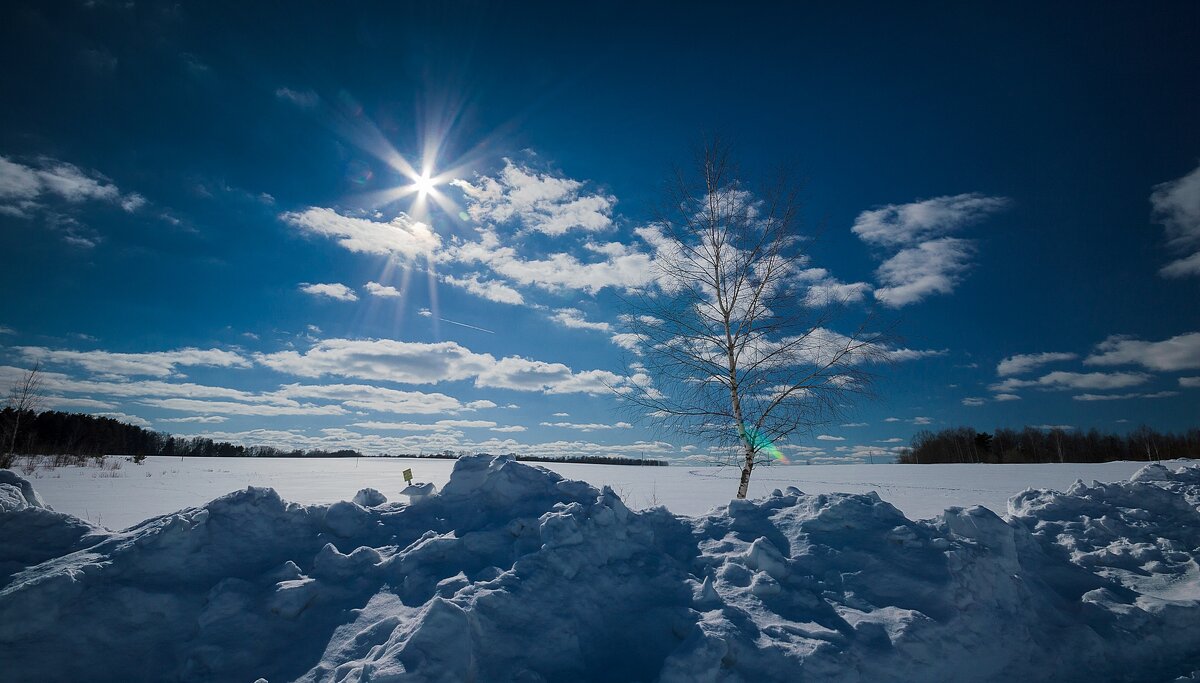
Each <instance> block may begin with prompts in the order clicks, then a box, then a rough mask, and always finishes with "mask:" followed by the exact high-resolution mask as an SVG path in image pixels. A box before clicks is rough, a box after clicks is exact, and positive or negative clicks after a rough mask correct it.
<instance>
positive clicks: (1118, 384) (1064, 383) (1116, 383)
mask: <svg viewBox="0 0 1200 683" xmlns="http://www.w3.org/2000/svg"><path fill="white" fill-rule="evenodd" d="M1148 381H1150V375H1147V374H1145V373H1142V372H1065V371H1058V372H1051V373H1049V374H1046V375H1043V376H1041V377H1039V378H1037V379H1028V380H1026V379H1016V378H1009V379H1006V380H1004V381H1002V382H997V383H996V384H993V385H991V387H990V389H991V390H992V391H996V392H1001V393H1009V392H1012V391H1013V390H1016V389H1025V388H1034V389H1050V390H1058V391H1065V390H1069V389H1076V390H1082V391H1089V390H1090V391H1106V390H1111V389H1125V388H1127V387H1134V386H1138V385H1140V384H1145V383H1146V382H1148Z"/></svg>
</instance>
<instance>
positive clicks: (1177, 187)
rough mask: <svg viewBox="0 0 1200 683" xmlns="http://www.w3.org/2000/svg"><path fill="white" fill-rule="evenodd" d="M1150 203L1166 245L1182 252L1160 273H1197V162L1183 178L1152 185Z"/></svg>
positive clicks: (1199, 197) (1199, 255)
mask: <svg viewBox="0 0 1200 683" xmlns="http://www.w3.org/2000/svg"><path fill="white" fill-rule="evenodd" d="M1150 206H1151V207H1152V208H1153V210H1154V218H1155V220H1157V221H1158V222H1160V223H1161V224H1162V225H1163V228H1164V229H1165V231H1166V237H1167V246H1168V247H1170V248H1171V249H1172V250H1174V251H1175V252H1176V253H1180V254H1184V256H1181V257H1180V258H1178V259H1176V260H1174V261H1172V262H1171V263H1168V264H1167V265H1165V266H1163V268H1162V269H1161V270H1160V271H1159V273H1160V274H1161V275H1163V276H1165V277H1187V276H1193V275H1200V166H1197V167H1196V169H1195V170H1193V171H1192V172H1191V173H1188V174H1187V175H1185V176H1183V177H1182V178H1176V179H1175V180H1171V181H1168V182H1165V183H1162V184H1160V185H1155V186H1154V192H1153V193H1151V195H1150Z"/></svg>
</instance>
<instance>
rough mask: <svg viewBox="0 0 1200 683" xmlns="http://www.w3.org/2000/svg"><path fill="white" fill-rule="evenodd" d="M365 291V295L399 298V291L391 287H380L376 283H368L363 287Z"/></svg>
mask: <svg viewBox="0 0 1200 683" xmlns="http://www.w3.org/2000/svg"><path fill="white" fill-rule="evenodd" d="M363 289H365V290H367V294H370V295H371V296H378V297H397V296H400V290H398V289H396V288H395V287H392V286H391V285H381V284H379V283H378V282H368V283H367V284H366V285H364V286H363Z"/></svg>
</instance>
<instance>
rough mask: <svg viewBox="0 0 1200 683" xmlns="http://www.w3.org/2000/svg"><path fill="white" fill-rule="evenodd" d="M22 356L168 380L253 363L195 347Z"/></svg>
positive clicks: (25, 351) (31, 350)
mask: <svg viewBox="0 0 1200 683" xmlns="http://www.w3.org/2000/svg"><path fill="white" fill-rule="evenodd" d="M16 350H17V351H18V352H19V353H20V354H21V355H22V356H24V357H25V358H27V359H29V360H33V361H42V362H43V363H47V364H50V365H77V366H79V367H82V368H83V369H85V370H88V371H89V372H93V373H96V374H99V375H120V376H132V375H149V376H154V377H167V376H170V375H174V374H176V373H177V371H176V368H177V367H178V366H184V367H188V366H207V367H220V368H248V367H250V361H249V360H247V359H246V358H244V357H242V356H241V355H239V354H237V353H234V352H233V351H224V350H222V349H198V348H193V347H188V348H183V349H176V350H174V351H149V352H146V353H116V352H112V351H71V350H66V349H48V348H45V347H41V346H19V347H17V349H16Z"/></svg>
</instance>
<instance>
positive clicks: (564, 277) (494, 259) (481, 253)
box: [440, 228, 654, 294]
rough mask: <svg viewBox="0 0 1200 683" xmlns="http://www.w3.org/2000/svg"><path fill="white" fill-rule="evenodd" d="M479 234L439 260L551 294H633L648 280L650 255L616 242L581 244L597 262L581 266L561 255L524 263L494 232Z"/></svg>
mask: <svg viewBox="0 0 1200 683" xmlns="http://www.w3.org/2000/svg"><path fill="white" fill-rule="evenodd" d="M640 232H641V231H639V234H640ZM479 235H480V239H479V240H477V241H474V242H465V241H462V240H458V239H457V238H456V239H455V240H454V241H453V243H452V244H451V245H450V246H449V247H447V248H446V249H445V250H444V251H443V252H442V254H441V256H440V258H441V260H443V261H447V262H455V263H461V264H464V265H476V264H478V265H483V266H486V267H487V268H489V269H490V270H491V271H492V272H493V273H495V274H496V275H498V276H500V277H503V278H505V279H507V280H508V281H510V282H512V283H515V284H517V285H521V286H533V287H539V288H541V289H545V290H547V291H552V292H557V291H561V290H563V289H573V290H581V291H585V292H588V293H589V294H595V293H597V292H599V291H600V290H602V289H604V288H606V287H614V288H619V289H625V290H629V289H635V288H637V287H642V286H645V285H647V284H650V283H651V282H653V280H654V272H653V268H652V262H653V260H652V257H651V255H650V254H646V253H643V252H640V251H638V250H636V249H635V248H634V247H633V246H631V245H626V244H622V243H620V242H608V243H603V244H589V245H586V248H587V249H588V251H590V252H592V253H595V254H599V255H600V256H602V257H603V258H602V260H599V261H582V260H580V259H579V258H577V257H576V256H574V255H572V254H568V253H565V252H560V253H552V254H549V255H547V256H544V257H541V258H524V257H522V256H520V255H518V254H517V251H516V249H514V248H513V247H510V246H505V245H502V244H501V243H500V238H499V236H498V235H497V233H496V232H495V230H492V229H486V228H485V229H480V230H479Z"/></svg>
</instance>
